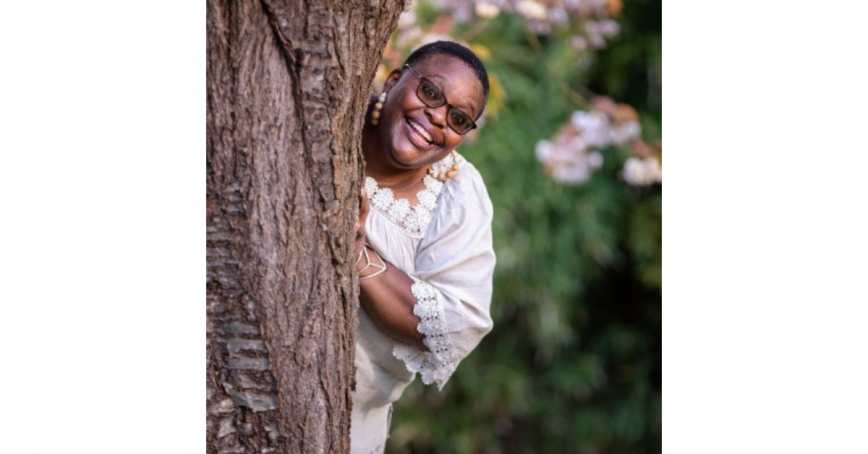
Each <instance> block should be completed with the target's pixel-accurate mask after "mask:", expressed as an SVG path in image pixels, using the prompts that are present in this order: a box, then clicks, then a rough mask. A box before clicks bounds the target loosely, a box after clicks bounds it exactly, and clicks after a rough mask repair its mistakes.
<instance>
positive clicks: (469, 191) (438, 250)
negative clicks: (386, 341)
mask: <svg viewBox="0 0 868 454" xmlns="http://www.w3.org/2000/svg"><path fill="white" fill-rule="evenodd" d="M491 220H492V207H491V200H490V199H489V197H488V192H487V191H486V189H485V185H484V184H483V182H482V177H481V176H480V175H479V172H478V171H477V170H476V169H475V168H474V167H473V166H472V165H470V164H469V163H466V162H465V165H463V166H462V168H461V170H460V171H459V172H457V173H456V177H455V179H454V180H452V181H449V182H447V184H445V185H444V187H443V190H442V192H441V194H440V200H438V203H437V211H436V213H435V214H434V217H433V219H432V220H431V224H430V225H429V226H428V231H427V233H426V235H425V237H424V238H423V239H422V241H421V242H420V243H419V246H418V250H417V253H416V260H415V262H416V263H415V264H416V270H415V272H414V273H412V274H411V275H410V277H411V278H413V280H414V281H415V283H414V284H413V286H412V287H411V291H412V293H413V295H414V296H415V297H416V300H417V302H416V305H415V307H414V309H413V313H414V314H416V316H418V317H419V319H420V323H419V325H418V327H417V329H418V331H419V332H420V333H421V334H423V336H424V340H423V342H424V344H425V346H427V347H428V350H420V349H419V348H417V347H414V346H410V345H406V344H402V343H398V344H396V345H395V347H394V350H393V353H394V355H395V356H396V357H397V358H398V359H401V360H402V361H404V363H405V364H406V366H407V369H409V370H410V371H411V372H415V373H419V374H421V376H422V382H423V383H425V384H426V385H429V384H431V383H437V387H438V389H441V390H442V389H443V386H444V385H445V384H446V381H447V380H448V379H449V377H450V376H451V375H452V373H453V372H454V371H455V368H456V367H457V366H458V363H459V362H460V361H461V360H462V359H464V358H465V357H466V356H467V355H469V354H470V352H471V351H473V349H474V348H475V347H476V346H477V345H478V344H479V342H480V341H481V340H482V338H483V337H484V336H485V335H486V334H488V332H490V331H491V329H492V328H493V326H494V324H493V322H492V320H491V316H490V314H489V308H490V305H491V293H492V278H493V274H494V265H495V256H494V248H493V246H492V236H491Z"/></svg>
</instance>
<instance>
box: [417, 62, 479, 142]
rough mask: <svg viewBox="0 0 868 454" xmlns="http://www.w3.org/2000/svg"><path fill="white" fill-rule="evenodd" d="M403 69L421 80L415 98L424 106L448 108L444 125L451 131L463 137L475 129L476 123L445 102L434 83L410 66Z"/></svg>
mask: <svg viewBox="0 0 868 454" xmlns="http://www.w3.org/2000/svg"><path fill="white" fill-rule="evenodd" d="M404 68H407V69H409V70H411V71H413V73H414V74H416V77H418V78H419V79H421V80H422V81H421V82H420V83H419V87H418V88H417V89H416V96H418V97H419V99H420V100H421V101H422V102H423V103H425V105H426V106H428V107H440V106H442V105H444V104H446V105H447V106H449V109H448V110H447V111H446V124H448V125H449V127H450V128H452V130H453V131H455V132H457V133H458V134H461V135H464V134H467V133H468V132H470V131H471V130H473V129H476V122H474V121H473V119H471V118H470V115H467V114H466V113H464V112H462V111H461V110H459V109H458V108H457V107H455V106H453V105H452V104H449V102H447V101H446V95H444V94H443V92H442V91H441V90H440V89H439V88H437V86H436V85H434V82H431V81H430V80H428V79H426V78H425V77H424V76H422V75H421V74H419V72H418V71H416V70H415V69H413V68H412V67H411V66H410V65H404Z"/></svg>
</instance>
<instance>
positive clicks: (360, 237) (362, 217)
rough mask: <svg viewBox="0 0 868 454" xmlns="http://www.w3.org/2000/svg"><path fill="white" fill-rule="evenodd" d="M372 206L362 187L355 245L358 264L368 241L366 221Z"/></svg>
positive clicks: (356, 262)
mask: <svg viewBox="0 0 868 454" xmlns="http://www.w3.org/2000/svg"><path fill="white" fill-rule="evenodd" d="M369 209H370V207H369V205H368V195H367V194H366V193H365V188H364V187H362V192H361V194H360V195H359V219H357V220H356V246H355V249H354V250H355V254H356V255H354V257H355V258H356V261H355V262H354V263H355V264H356V265H358V264H359V256H360V255H361V253H362V248H364V247H365V241H367V232H366V231H365V221H367V220H368V211H369Z"/></svg>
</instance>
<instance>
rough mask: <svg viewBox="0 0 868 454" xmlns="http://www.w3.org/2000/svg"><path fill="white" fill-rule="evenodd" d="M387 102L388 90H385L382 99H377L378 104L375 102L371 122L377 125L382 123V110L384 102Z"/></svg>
mask: <svg viewBox="0 0 868 454" xmlns="http://www.w3.org/2000/svg"><path fill="white" fill-rule="evenodd" d="M385 103H386V92H385V91H383V94H381V95H380V99H378V100H377V104H374V111H373V112H371V124H372V125H374V126H377V124H378V123H380V111H382V110H383V104H385Z"/></svg>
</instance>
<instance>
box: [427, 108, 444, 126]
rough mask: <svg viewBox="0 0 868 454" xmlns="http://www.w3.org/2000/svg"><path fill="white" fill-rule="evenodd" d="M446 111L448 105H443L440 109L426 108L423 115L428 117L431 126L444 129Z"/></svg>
mask: <svg viewBox="0 0 868 454" xmlns="http://www.w3.org/2000/svg"><path fill="white" fill-rule="evenodd" d="M448 110H449V105H448V104H443V105H442V106H440V107H426V108H425V115H426V116H427V117H428V121H430V122H431V124H432V125H435V126H438V127H440V128H445V127H446V113H447V111H448Z"/></svg>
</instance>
